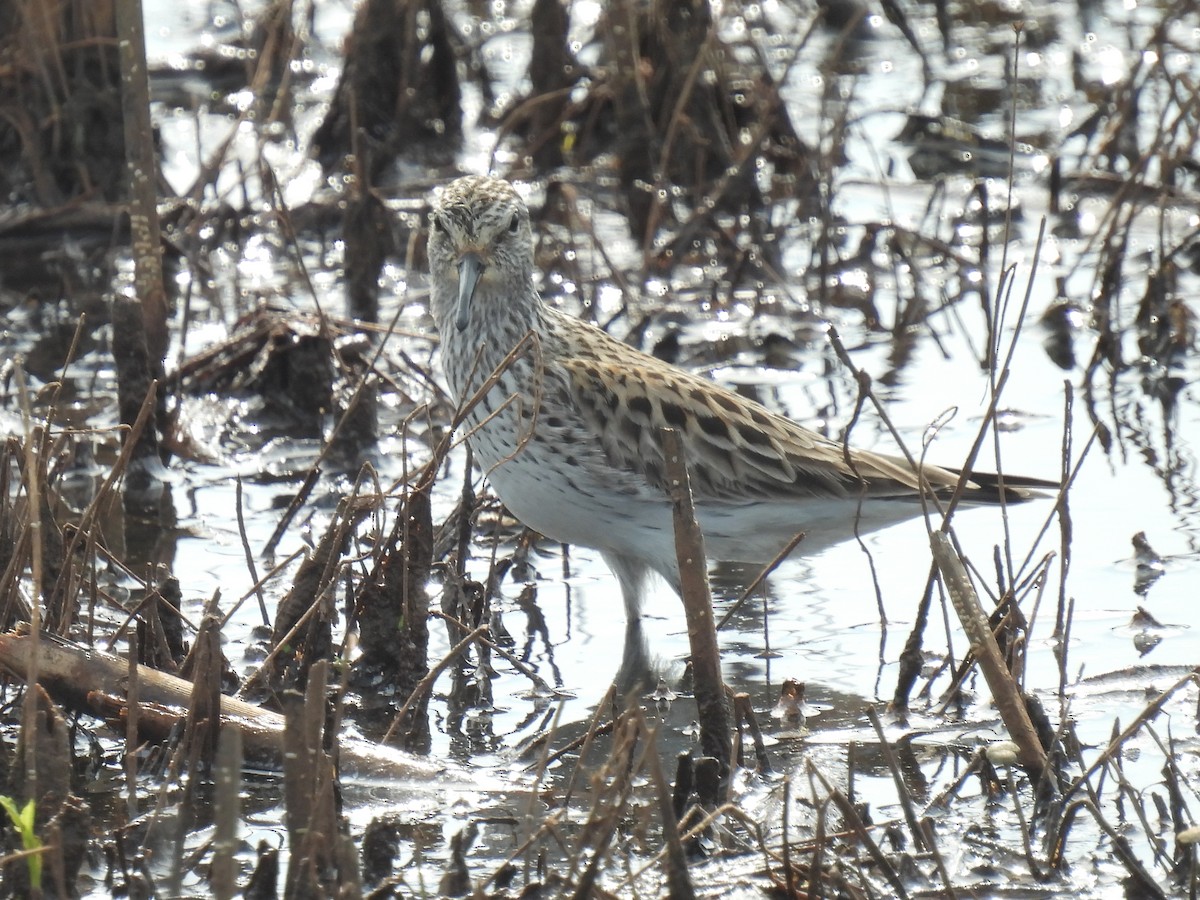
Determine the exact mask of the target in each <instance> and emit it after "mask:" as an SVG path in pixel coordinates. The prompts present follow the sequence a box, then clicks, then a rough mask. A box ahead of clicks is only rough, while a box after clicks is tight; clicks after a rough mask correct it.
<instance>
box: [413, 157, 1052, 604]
mask: <svg viewBox="0 0 1200 900" xmlns="http://www.w3.org/2000/svg"><path fill="white" fill-rule="evenodd" d="M428 255H429V267H430V272H431V308H432V312H433V316H434V318H435V319H436V321H437V327H438V330H439V332H440V334H441V354H442V367H443V370H444V372H445V376H446V379H447V381H448V383H449V387H450V392H451V394H452V396H453V398H454V400H455V401H456V402H457V403H460V404H462V403H465V402H468V401H470V400H471V399H472V398H473V397H475V396H476V395H477V394H478V393H479V390H480V388H481V387H482V386H484V385H485V382H488V381H489V380H491V381H492V382H493V383H492V386H491V387H490V389H489V390H488V391H487V392H486V393H485V394H483V395H482V397H481V398H480V399H479V401H478V402H477V403H476V404H475V406H474V407H473V408H472V409H471V410H470V412H469V414H468V415H467V416H466V419H465V422H464V427H465V428H466V430H467V434H468V438H467V439H468V442H469V443H470V446H471V449H472V451H473V453H474V456H475V459H476V460H477V461H478V462H479V463H480V465H481V466H482V468H483V470H484V472H485V473H486V474H487V477H488V479H489V480H490V481H491V485H492V487H493V489H494V490H495V492H496V493H497V495H499V497H500V499H501V500H502V501H503V503H504V505H505V506H506V507H507V508H508V509H509V511H510V512H511V513H512V514H513V515H514V516H516V517H517V519H519V520H520V521H521V522H523V523H524V524H525V525H527V526H529V527H530V528H532V529H533V530H534V531H537V532H540V533H541V534H543V535H545V536H547V537H549V538H552V539H554V540H557V541H561V542H563V543H567V544H578V545H582V546H585V547H592V548H595V549H596V550H598V551H599V552H600V554H601V556H602V557H603V558H604V560H605V562H606V563H607V564H608V566H609V568H611V569H612V571H613V573H614V574H615V575H616V576H617V579H618V580H619V582H620V585H621V591H622V595H623V598H624V602H625V607H626V612H627V616H628V619H629V621H631V622H632V621H633V620H635V619H636V618H637V616H638V614H639V608H640V601H641V597H642V590H643V586H644V583H645V581H646V577H647V575H649V574H650V573H652V572H656V573H658V574H659V575H661V576H662V577H663V578H665V579H666V580H667V582H668V583H669V584H670V585H671V586H672V587H673V588H675V590H676V592H678V590H679V573H678V568H677V563H676V553H675V541H674V532H673V527H672V520H671V503H670V500H669V498H668V493H667V488H666V485H665V479H664V462H663V450H662V443H661V435H660V429H661V428H662V427H664V426H670V427H673V428H676V429H678V431H679V433H680V436H681V439H682V442H683V445H684V447H685V455H686V464H687V467H688V472H689V477H690V481H691V487H692V492H693V500H694V504H695V509H696V516H697V520H698V522H699V524H700V529H701V531H702V533H703V535H704V541H705V549H706V553H707V555H708V556H709V557H710V558H712V559H715V560H720V561H728V562H743V563H758V564H766V563H769V562H771V561H772V560H773V559H774V558H775V557H776V556H777V555H778V553H779V552H780V551H781V550H782V549H783V548H784V547H785V546H786V545H787V544H788V543H789V542H790V541H791V540H792V539H793V538H794V537H795V536H796V535H797V534H798V533H799V532H801V531H803V532H805V533H806V535H807V537H806V540H805V544H804V546H805V547H806V548H808V549H809V550H811V548H812V547H813V546H814V545H821V546H823V545H826V544H828V543H831V542H834V541H837V540H844V539H846V538H848V537H850V536H851V535H852V534H853V533H854V529H855V525H856V522H857V527H858V529H859V531H860V532H862V531H867V530H870V529H872V528H877V527H880V526H881V525H884V524H888V523H890V522H895V521H898V520H901V519H904V518H911V517H913V516H916V515H919V514H920V512H921V507H920V505H919V504H918V503H913V502H909V503H905V502H901V501H903V500H909V501H914V500H917V499H918V498H919V497H920V494H921V492H922V491H928V492H936V493H945V492H947V491H949V490H950V489H951V488H952V487H953V486H954V485H955V484H956V483H957V482H958V479H959V474H958V473H957V472H955V471H953V470H950V469H944V468H939V467H937V466H932V465H919V466H914V465H912V464H910V463H909V462H908V461H907V460H905V459H903V458H901V457H895V456H887V455H883V454H879V453H873V452H870V451H867V450H856V449H850V450H847V448H845V447H844V446H843V444H841V443H839V442H837V441H833V440H830V439H828V438H826V437H824V436H822V435H820V434H817V433H816V432H814V431H811V430H809V429H807V428H804V427H803V426H801V425H798V424H797V423H795V422H793V421H791V420H790V419H788V418H786V417H784V416H781V415H779V414H777V413H774V412H772V411H770V410H768V409H767V408H766V407H764V406H762V405H760V404H758V403H755V402H754V401H752V400H749V399H747V398H745V397H742V396H740V395H738V394H735V393H734V392H732V391H730V390H728V389H726V388H723V387H721V386H720V385H717V384H715V383H714V382H712V381H710V380H708V379H706V378H703V377H700V376H697V375H694V374H691V373H689V372H686V371H684V370H682V369H680V368H677V367H675V366H673V365H669V364H668V363H665V362H663V361H661V360H659V359H657V358H655V357H653V356H650V355H648V354H645V353H642V352H641V351H639V350H637V349H635V348H634V347H631V346H629V345H627V344H624V343H622V342H621V341H619V340H617V339H615V338H613V337H612V336H610V335H609V334H607V333H606V332H604V331H602V330H601V329H599V328H597V327H595V326H593V325H590V324H588V323H586V322H583V321H581V320H579V319H576V318H574V317H572V316H570V315H568V314H566V313H564V312H562V311H560V310H558V309H556V308H555V307H554V306H552V305H550V304H548V303H546V302H545V301H543V300H542V298H541V297H540V296H539V294H538V292H537V289H536V287H535V279H534V260H533V236H532V231H531V227H530V219H529V210H528V208H527V207H526V204H525V202H524V200H522V198H521V196H520V195H519V194H518V193H517V191H516V190H515V189H514V188H513V186H512V185H511V184H509V183H508V182H507V181H503V180H501V179H498V178H491V177H486V176H467V177H464V178H459V179H457V180H456V181H454V182H452V183H451V184H449V185H447V186H446V187H444V188H443V189H442V190H441V191H440V192H439V193H437V194H436V195H435V197H434V199H433V208H432V212H431V215H430V232H429V254H428ZM518 348H519V349H518ZM514 350H517V352H516V353H514V352H513V351H514ZM1039 486H1049V483H1047V482H1043V483H1039ZM1005 490H1006V492H1007V494H1008V498H1009V499H1011V500H1016V499H1022V498H1023V497H1024V496H1026V493H1025V492H1022V491H1021V490H1020V488H1019V487H1017V486H1016V482H1014V486H1013V487H1011V488H1010V487H1006V488H1005ZM967 495H968V499H972V498H973V499H978V500H992V499H998V496H999V492H998V491H997V489H996V487H995V485H994V484H993V485H990V486H984V485H980V484H975V485H972V486H971V487H969V488H968V491H967Z"/></svg>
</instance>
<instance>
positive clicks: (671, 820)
mask: <svg viewBox="0 0 1200 900" xmlns="http://www.w3.org/2000/svg"><path fill="white" fill-rule="evenodd" d="M634 710H635V713H636V715H637V716H638V719H639V720H640V722H641V727H642V730H643V731H644V732H645V733H646V741H647V743H649V745H650V750H651V752H649V753H647V754H646V770H647V772H648V773H649V775H650V781H651V783H653V785H654V796H655V798H656V799H657V801H658V812H659V815H660V816H661V818H662V828H663V843H664V844H665V845H666V851H667V859H666V869H667V896H668V897H670V898H671V900H692V898H694V897H695V896H696V891H695V890H694V889H693V887H692V879H691V877H690V876H689V875H688V861H687V854H686V853H685V852H684V849H683V842H682V841H680V840H679V825H678V823H677V822H676V820H675V807H674V804H673V803H672V802H671V789H670V786H669V785H668V784H667V779H666V776H664V775H663V769H662V760H660V759H659V756H658V753H657V749H658V730H657V729H654V728H651V727H650V724H649V723H648V722H647V721H646V715H645V713H644V712H642V709H641V707H638V706H635V707H634Z"/></svg>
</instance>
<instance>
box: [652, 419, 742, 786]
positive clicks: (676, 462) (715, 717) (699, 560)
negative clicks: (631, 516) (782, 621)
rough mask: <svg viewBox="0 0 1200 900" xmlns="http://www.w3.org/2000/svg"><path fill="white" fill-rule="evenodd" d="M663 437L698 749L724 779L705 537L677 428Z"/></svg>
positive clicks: (720, 685)
mask: <svg viewBox="0 0 1200 900" xmlns="http://www.w3.org/2000/svg"><path fill="white" fill-rule="evenodd" d="M660 434H661V435H662V442H663V457H664V460H665V463H666V474H667V485H668V492H669V493H670V495H671V512H672V518H673V520H674V523H675V552H676V558H677V560H678V562H679V588H680V590H679V592H680V595H681V596H682V598H683V608H684V612H685V613H686V615H687V623H688V643H689V645H690V646H691V650H692V673H693V679H694V683H695V689H696V707H697V712H698V713H699V716H700V746H701V747H702V748H703V750H704V753H705V754H706V755H708V756H711V757H713V758H714V759H716V760H718V761H719V762H720V765H721V776H722V778H724V777H725V775H726V774H727V773H728V772H729V760H730V757H731V756H732V750H731V747H730V738H729V732H730V728H729V710H728V705H727V704H726V702H725V684H724V682H723V681H722V680H721V650H720V648H719V647H718V646H717V629H716V626H715V624H714V623H713V609H712V595H711V594H710V593H709V588H708V567H707V564H706V559H707V557H705V555H704V537H703V535H701V533H700V526H699V525H698V524H696V510H695V508H694V507H693V506H692V488H691V483H690V482H689V480H688V471H687V461H686V459H685V457H684V454H683V443H682V441H681V440H680V437H679V432H678V431H677V430H676V429H674V428H663V429H661V430H660Z"/></svg>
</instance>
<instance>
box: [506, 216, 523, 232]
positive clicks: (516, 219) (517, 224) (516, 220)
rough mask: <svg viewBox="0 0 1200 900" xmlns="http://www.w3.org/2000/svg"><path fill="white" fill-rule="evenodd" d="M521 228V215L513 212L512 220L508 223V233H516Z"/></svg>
mask: <svg viewBox="0 0 1200 900" xmlns="http://www.w3.org/2000/svg"><path fill="white" fill-rule="evenodd" d="M520 230H521V217H520V216H519V215H517V214H516V213H513V217H512V221H511V222H509V223H508V233H509V234H516V233H517V232H518V231H520Z"/></svg>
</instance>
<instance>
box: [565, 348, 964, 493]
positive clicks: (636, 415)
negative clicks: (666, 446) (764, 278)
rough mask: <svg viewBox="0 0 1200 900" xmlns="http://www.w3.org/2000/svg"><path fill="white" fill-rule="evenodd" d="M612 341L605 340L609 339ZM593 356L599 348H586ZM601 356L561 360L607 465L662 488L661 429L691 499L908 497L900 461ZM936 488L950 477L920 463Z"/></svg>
mask: <svg viewBox="0 0 1200 900" xmlns="http://www.w3.org/2000/svg"><path fill="white" fill-rule="evenodd" d="M608 340H612V338H608ZM593 349H599V348H593ZM621 350H622V354H623V358H622V360H621V362H620V363H616V362H612V363H610V362H608V361H607V360H605V359H604V358H603V357H604V356H605V355H606V354H604V353H603V351H601V353H599V354H597V353H588V354H582V355H579V356H575V357H572V358H570V359H566V360H563V361H562V362H563V364H564V366H565V367H566V369H567V370H568V371H569V373H570V387H571V390H572V393H573V399H574V401H575V403H576V404H577V405H578V408H579V409H581V410H582V411H583V413H584V416H585V418H586V419H587V420H588V423H589V424H590V426H591V427H592V428H593V429H594V431H595V433H596V435H597V437H598V438H599V439H600V442H601V444H602V446H603V447H604V450H605V453H606V454H607V455H608V458H609V460H610V461H611V462H612V463H613V464H614V465H618V466H622V467H626V468H629V469H632V470H634V471H637V472H639V473H640V474H642V475H643V476H644V477H646V478H647V479H648V480H649V481H651V483H654V484H657V485H658V486H660V487H662V486H663V484H662V472H663V453H662V446H661V442H660V438H659V429H660V428H662V427H664V426H673V427H675V428H679V429H680V430H681V431H682V432H683V433H684V438H685V444H686V446H687V448H688V452H689V459H688V466H689V472H690V475H691V479H692V490H693V492H694V493H695V495H696V497H697V499H699V500H704V499H713V500H747V499H754V498H764V499H765V498H778V497H780V496H781V495H782V496H794V497H797V498H801V497H812V496H847V495H854V494H857V493H858V491H859V490H860V489H861V488H862V486H863V484H864V483H865V484H866V486H867V490H868V492H869V493H870V494H872V495H876V496H910V495H912V494H913V493H915V492H916V491H917V478H916V476H915V475H914V474H913V472H912V470H911V468H910V467H909V465H908V463H907V462H906V461H904V460H903V459H899V458H894V457H888V456H883V455H880V454H876V453H870V452H867V451H863V450H852V451H851V453H850V459H851V461H852V463H853V469H851V467H850V466H848V465H847V464H846V458H845V453H844V451H843V448H842V445H841V444H839V443H837V442H835V441H831V440H828V439H827V438H824V437H822V436H821V435H819V434H816V433H815V432H812V431H809V430H808V429H806V428H804V427H802V426H800V425H797V424H796V423H795V422H792V421H791V420H790V419H787V418H784V417H783V416H780V415H777V414H775V413H772V412H770V411H769V410H768V409H766V408H765V407H763V406H761V405H760V404H758V403H755V402H753V401H751V400H747V399H745V398H743V397H740V396H738V395H737V394H734V393H732V392H731V391H728V390H726V389H725V388H722V387H720V386H718V385H716V384H714V383H713V382H711V381H708V380H706V379H704V378H700V377H698V376H695V375H690V374H688V373H686V372H683V371H681V370H678V369H675V368H673V367H671V366H668V365H666V364H665V363H663V362H661V361H660V360H657V359H655V358H654V357H651V356H646V355H645V354H638V358H637V364H635V365H631V364H630V363H631V356H632V354H631V353H630V350H629V348H628V347H625V346H624V345H622V346H621ZM923 471H924V475H925V478H926V480H927V481H928V482H929V483H930V484H932V485H933V486H934V487H944V486H948V485H952V484H954V483H955V481H956V480H957V476H956V475H954V474H953V473H951V472H949V471H947V470H945V469H939V468H937V467H934V466H926V467H925V469H924V470H923Z"/></svg>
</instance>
